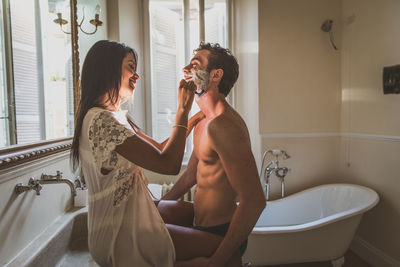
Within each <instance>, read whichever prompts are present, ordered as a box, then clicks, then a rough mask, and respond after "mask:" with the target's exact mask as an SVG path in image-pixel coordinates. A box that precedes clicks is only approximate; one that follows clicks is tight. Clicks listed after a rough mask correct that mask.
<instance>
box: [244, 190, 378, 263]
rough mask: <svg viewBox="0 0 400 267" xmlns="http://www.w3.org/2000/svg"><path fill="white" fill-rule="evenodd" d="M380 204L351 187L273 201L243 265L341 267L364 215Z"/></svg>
mask: <svg viewBox="0 0 400 267" xmlns="http://www.w3.org/2000/svg"><path fill="white" fill-rule="evenodd" d="M378 201H379V197H378V194H377V193H376V192H375V191H373V190H371V189H369V188H367V187H363V186H359V185H351V184H330V185H321V186H317V187H313V188H310V189H307V190H304V191H302V192H299V193H296V194H293V195H290V196H288V197H285V198H283V199H279V200H275V201H268V202H267V206H266V208H265V209H264V211H263V212H262V214H261V216H260V218H259V220H258V222H257V224H256V226H255V227H254V229H253V231H252V233H251V234H250V236H249V243H248V247H247V251H246V253H245V254H244V256H243V257H244V262H251V263H252V264H253V265H273V264H288V263H301V262H314V261H332V264H333V265H334V266H341V265H342V263H343V261H344V258H343V255H344V253H345V252H346V251H347V249H348V248H349V246H350V243H351V241H352V239H353V237H354V234H355V232H356V229H357V227H358V224H359V222H360V220H361V217H362V214H363V213H364V212H366V211H367V210H369V209H371V208H373V207H374V206H375V205H376V204H377V203H378Z"/></svg>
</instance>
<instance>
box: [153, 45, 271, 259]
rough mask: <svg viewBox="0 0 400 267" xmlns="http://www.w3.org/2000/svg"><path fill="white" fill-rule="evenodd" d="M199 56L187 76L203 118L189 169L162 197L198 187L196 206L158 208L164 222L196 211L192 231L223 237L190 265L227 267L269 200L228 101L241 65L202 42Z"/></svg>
mask: <svg viewBox="0 0 400 267" xmlns="http://www.w3.org/2000/svg"><path fill="white" fill-rule="evenodd" d="M195 52H196V54H195V55H194V57H193V58H192V59H191V61H190V64H189V65H187V66H186V67H185V68H184V69H183V72H184V74H185V79H190V78H193V80H194V82H195V84H196V85H197V90H196V95H197V96H196V102H197V104H198V106H199V107H200V109H201V111H202V112H203V113H204V115H205V118H204V119H203V120H201V121H200V122H199V123H198V124H197V126H196V128H195V131H194V136H193V143H194V149H193V153H192V155H191V158H190V160H189V163H188V166H187V169H186V171H185V172H184V173H183V175H182V176H181V177H180V178H179V179H178V181H177V182H176V183H175V185H174V187H173V188H172V189H171V191H170V192H168V193H167V194H166V195H165V196H164V197H163V198H162V200H177V199H179V198H180V197H181V196H182V195H184V194H185V193H186V192H187V191H188V190H189V189H190V188H191V187H192V186H193V185H195V184H197V186H196V190H195V194H194V202H193V205H192V206H189V207H188V205H187V204H184V205H179V204H178V205H177V206H176V207H178V208H175V210H173V207H172V206H171V205H173V204H172V202H168V201H161V202H160V203H159V205H158V208H159V210H160V213H161V214H162V216H163V218H164V220H165V222H166V223H175V224H178V225H188V224H189V223H191V222H192V221H193V212H192V211H191V209H192V210H193V211H194V221H193V228H194V229H198V230H200V231H205V232H210V233H214V234H217V235H220V236H224V238H223V239H222V241H221V243H220V244H219V246H218V248H217V249H216V251H215V252H214V254H213V255H212V257H210V258H196V259H194V260H192V261H190V264H188V266H225V265H226V264H227V263H228V262H229V259H230V258H231V257H232V255H234V254H235V253H236V252H237V251H238V249H240V252H241V254H242V255H243V253H244V251H245V249H246V245H247V237H248V235H249V234H250V232H251V230H252V229H253V227H254V225H255V223H256V222H257V220H258V217H259V215H260V214H261V212H262V210H263V209H264V207H265V203H266V201H265V197H264V193H263V191H262V187H261V183H260V180H259V176H258V172H257V167H256V163H255V160H254V156H253V154H252V152H251V145H250V138H249V133H248V130H247V127H246V124H245V122H244V121H243V119H242V118H241V117H240V115H239V114H238V113H237V112H236V111H235V110H234V109H233V108H232V107H231V106H230V105H229V103H228V102H227V101H226V99H225V97H226V96H227V95H228V93H229V92H230V90H231V88H232V87H233V85H234V83H235V82H236V80H237V78H238V75H239V66H238V63H237V61H236V59H235V57H234V56H233V55H232V54H231V52H230V51H229V50H227V49H224V48H222V47H220V46H219V45H218V44H209V43H201V44H200V46H199V48H197V49H196V51H195ZM237 197H239V204H238V205H237V203H236V199H237ZM182 207H183V208H182ZM174 213H175V214H178V216H179V218H178V219H177V217H175V215H173V214H174Z"/></svg>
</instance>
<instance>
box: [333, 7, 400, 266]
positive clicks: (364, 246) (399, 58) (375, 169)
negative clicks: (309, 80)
mask: <svg viewBox="0 0 400 267" xmlns="http://www.w3.org/2000/svg"><path fill="white" fill-rule="evenodd" d="M342 12H343V24H344V25H343V42H342V92H343V97H342V132H343V134H345V135H346V137H344V138H343V139H342V142H341V144H342V146H341V147H342V151H341V160H340V171H341V176H342V177H345V179H346V181H347V182H351V183H356V184H362V185H366V186H369V187H371V188H373V189H375V190H376V191H377V192H378V194H379V196H380V202H379V204H378V205H377V206H376V207H375V208H374V209H373V210H371V211H370V212H368V213H367V214H365V216H364V218H363V219H362V221H361V224H360V227H359V230H358V232H357V239H356V241H355V242H354V243H353V249H354V250H355V251H356V252H358V253H359V254H360V255H361V256H362V257H363V258H365V259H367V260H368V262H370V263H371V264H373V266H379V267H385V266H400V249H399V248H400V229H399V225H400V190H399V186H400V180H399V177H400V176H399V173H400V165H399V155H400V119H399V118H398V115H399V114H400V95H384V94H383V88H382V70H383V67H384V66H391V65H396V64H400V50H399V47H400V27H399V19H398V18H399V15H400V1H398V0H384V1H374V0H343V9H342Z"/></svg>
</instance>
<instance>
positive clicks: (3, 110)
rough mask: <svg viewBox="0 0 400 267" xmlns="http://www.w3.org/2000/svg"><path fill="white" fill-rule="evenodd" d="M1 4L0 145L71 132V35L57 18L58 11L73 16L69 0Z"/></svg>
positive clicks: (48, 137) (9, 0)
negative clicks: (55, 21)
mask: <svg viewBox="0 0 400 267" xmlns="http://www.w3.org/2000/svg"><path fill="white" fill-rule="evenodd" d="M60 4H62V5H64V8H63V10H57V11H56V7H57V8H58V9H60ZM3 5H9V12H4V10H7V8H5V7H4V6H3ZM0 8H1V12H0V20H1V21H0V23H1V25H0V35H1V36H0V48H1V49H0V60H1V63H0V64H1V66H0V79H1V80H0V81H1V82H0V86H1V88H0V94H1V100H0V148H4V147H6V146H10V145H15V144H28V143H34V142H37V141H40V140H49V139H56V138H62V137H67V136H71V135H72V134H73V122H74V116H73V112H74V111H73V82H72V81H73V79H72V49H71V35H70V34H64V33H63V32H61V30H60V27H59V25H57V24H56V23H54V22H53V20H54V19H55V18H57V16H56V12H62V13H63V17H66V18H69V17H70V16H69V0H65V1H64V0H35V1H26V0H8V1H2V3H1V7H0ZM69 21H70V20H69ZM64 29H65V30H66V31H69V32H70V23H68V24H66V25H64Z"/></svg>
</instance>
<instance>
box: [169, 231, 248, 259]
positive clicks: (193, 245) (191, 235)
mask: <svg viewBox="0 0 400 267" xmlns="http://www.w3.org/2000/svg"><path fill="white" fill-rule="evenodd" d="M167 228H168V231H169V233H170V235H171V238H172V241H173V242H174V246H175V254H176V261H177V265H176V266H190V264H186V263H185V261H188V260H190V259H193V258H197V257H211V256H212V255H213V254H214V252H215V250H216V249H217V248H218V246H219V244H220V243H221V241H222V239H223V237H221V236H218V235H214V234H211V233H207V232H204V231H199V230H196V229H192V228H188V227H183V226H179V225H171V224H167ZM179 261H181V262H179ZM241 265H242V261H241V257H240V253H239V251H238V252H237V253H235V254H234V255H233V256H232V258H231V259H230V260H229V262H228V264H227V265H226V266H229V267H236V266H241Z"/></svg>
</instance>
